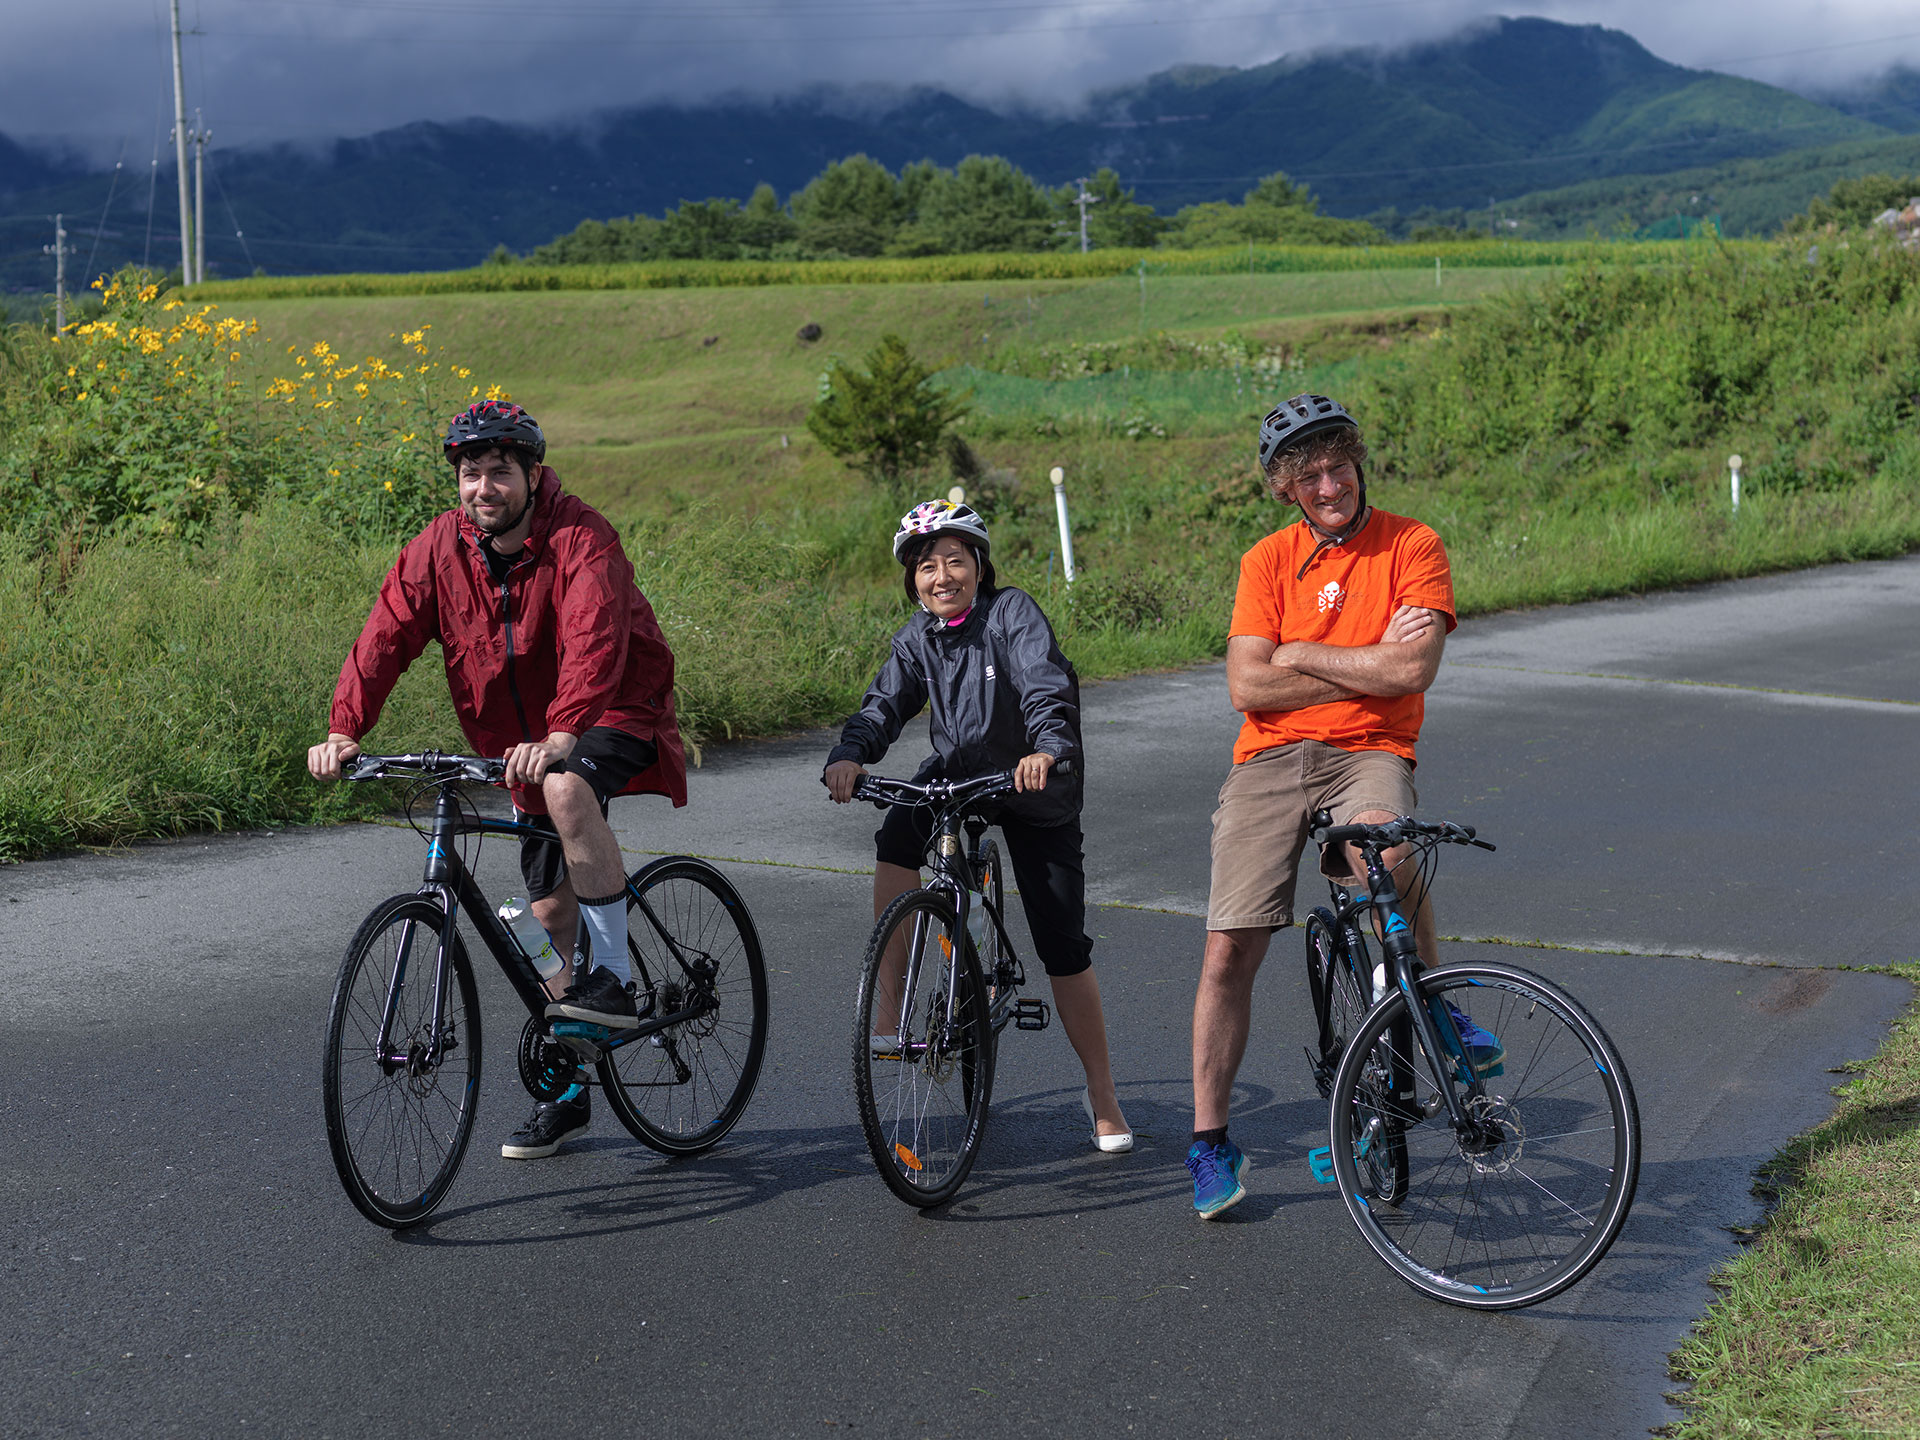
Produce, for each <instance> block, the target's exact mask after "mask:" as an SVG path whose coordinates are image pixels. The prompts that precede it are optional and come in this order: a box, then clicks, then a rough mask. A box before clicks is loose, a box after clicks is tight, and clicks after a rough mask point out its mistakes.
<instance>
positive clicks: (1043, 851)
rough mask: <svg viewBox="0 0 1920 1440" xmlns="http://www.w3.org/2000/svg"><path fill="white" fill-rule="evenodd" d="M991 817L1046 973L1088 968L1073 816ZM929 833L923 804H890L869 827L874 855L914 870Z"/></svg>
mask: <svg viewBox="0 0 1920 1440" xmlns="http://www.w3.org/2000/svg"><path fill="white" fill-rule="evenodd" d="M993 823H994V824H995V825H997V826H998V827H999V829H1000V834H1001V835H1002V836H1003V837H1004V838H1005V840H1006V842H1007V861H1008V863H1009V864H1011V865H1012V866H1013V883H1014V884H1015V885H1017V886H1018V887H1019V889H1020V907H1021V909H1023V910H1025V911H1026V913H1027V928H1028V929H1029V930H1031V931H1032V932H1033V948H1034V953H1035V954H1037V955H1038V956H1039V957H1040V963H1041V965H1043V966H1045V967H1046V971H1047V974H1049V975H1078V974H1079V973H1080V972H1081V971H1082V970H1087V969H1090V968H1092V965H1093V940H1092V938H1091V937H1090V936H1089V935H1088V934H1087V872H1086V865H1085V862H1084V860H1083V858H1082V853H1081V852H1082V844H1083V841H1082V836H1081V834H1080V819H1079V817H1078V816H1075V817H1074V818H1073V819H1071V820H1069V821H1067V822H1066V823H1065V824H1064V825H1029V824H1027V823H1026V822H1024V821H1021V820H1016V819H1014V818H1013V817H1012V816H1011V815H1006V816H1001V817H999V818H997V819H995V820H994V822H993ZM932 839H933V811H932V810H930V809H928V808H927V807H926V806H924V805H919V806H908V805H896V806H894V807H893V808H892V809H890V810H888V811H887V818H886V819H885V820H883V821H881V822H880V828H879V829H878V830H877V831H875V832H874V836H873V844H874V858H875V859H876V860H879V861H881V862H882V863H884V864H887V865H898V866H900V868H901V869H903V870H918V869H919V868H920V867H921V865H922V864H924V863H925V861H926V858H927V846H928V844H929V843H930V842H931V841H932Z"/></svg>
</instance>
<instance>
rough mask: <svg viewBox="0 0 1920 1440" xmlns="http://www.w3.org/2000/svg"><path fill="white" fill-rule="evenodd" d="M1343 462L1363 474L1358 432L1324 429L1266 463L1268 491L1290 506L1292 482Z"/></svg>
mask: <svg viewBox="0 0 1920 1440" xmlns="http://www.w3.org/2000/svg"><path fill="white" fill-rule="evenodd" d="M1343 460H1344V461H1347V462H1349V463H1351V464H1352V466H1353V468H1354V469H1356V470H1358V471H1360V472H1361V474H1362V476H1364V475H1365V473H1366V464H1367V442H1366V441H1365V440H1362V439H1361V438H1360V432H1359V431H1358V430H1356V429H1354V428H1353V427H1352V426H1351V425H1342V426H1340V427H1339V428H1338V429H1335V430H1323V431H1321V432H1320V433H1319V434H1318V435H1312V436H1309V437H1308V438H1307V439H1306V440H1305V441H1304V442H1303V443H1301V444H1299V445H1294V446H1291V447H1289V448H1287V449H1285V450H1282V451H1280V452H1279V453H1278V454H1276V455H1275V456H1274V457H1273V459H1272V460H1271V461H1269V462H1268V464H1267V488H1268V489H1269V490H1271V491H1273V495H1274V498H1275V499H1276V500H1282V501H1285V502H1287V503H1289V504H1291V503H1292V502H1293V482H1294V481H1296V480H1298V479H1300V477H1301V476H1303V475H1310V474H1312V473H1313V472H1314V471H1316V470H1319V469H1321V468H1322V467H1324V466H1325V465H1327V464H1329V463H1331V464H1339V463H1340V462H1341V461H1343Z"/></svg>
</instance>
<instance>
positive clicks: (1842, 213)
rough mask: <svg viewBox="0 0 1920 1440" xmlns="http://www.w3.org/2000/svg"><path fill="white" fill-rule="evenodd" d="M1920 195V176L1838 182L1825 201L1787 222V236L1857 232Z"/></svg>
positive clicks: (1858, 177) (1867, 177)
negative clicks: (1824, 229)
mask: <svg viewBox="0 0 1920 1440" xmlns="http://www.w3.org/2000/svg"><path fill="white" fill-rule="evenodd" d="M1916 195H1920V175H1899V176H1895V175H1859V176H1855V177H1853V178H1852V179H1847V180H1840V181H1836V182H1835V184H1834V187H1833V189H1832V190H1831V191H1830V192H1828V195H1827V198H1826V199H1824V200H1815V201H1814V202H1813V204H1812V205H1811V206H1810V207H1809V208H1808V209H1807V212H1806V213H1805V214H1803V215H1796V216H1794V217H1793V218H1792V219H1791V220H1789V221H1787V224H1786V229H1787V233H1788V234H1793V233H1795V232H1803V231H1807V230H1818V229H1819V228H1820V227H1821V226H1823V225H1838V226H1840V227H1841V228H1842V229H1844V230H1857V229H1858V228H1859V227H1860V226H1862V225H1865V224H1866V223H1867V222H1868V221H1870V220H1872V219H1873V217H1874V216H1876V215H1878V214H1880V212H1881V211H1883V210H1899V209H1901V208H1903V207H1904V206H1905V205H1906V203H1907V201H1909V200H1911V199H1912V198H1913V197H1914V196H1916Z"/></svg>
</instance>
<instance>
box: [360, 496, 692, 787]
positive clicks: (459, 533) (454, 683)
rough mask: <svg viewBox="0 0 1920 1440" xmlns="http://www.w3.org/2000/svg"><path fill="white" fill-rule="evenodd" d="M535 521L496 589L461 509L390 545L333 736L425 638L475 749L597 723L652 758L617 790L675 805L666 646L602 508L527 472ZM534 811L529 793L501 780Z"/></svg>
mask: <svg viewBox="0 0 1920 1440" xmlns="http://www.w3.org/2000/svg"><path fill="white" fill-rule="evenodd" d="M537 473H538V476H539V480H540V485H539V498H538V500H537V501H536V502H535V504H534V510H533V529H532V533H531V534H529V535H528V537H527V543H526V547H525V548H524V549H523V550H522V551H521V552H520V557H519V560H518V562H517V563H516V564H515V565H514V567H513V569H512V570H510V571H508V572H507V578H506V580H505V582H504V583H503V584H499V585H496V584H495V583H494V581H493V577H492V575H491V574H489V573H488V570H487V562H486V560H485V558H484V557H483V556H482V555H481V554H480V550H479V546H480V543H481V533H480V531H479V529H478V528H477V527H476V526H475V525H474V524H473V522H472V521H470V520H468V519H467V518H466V516H465V515H464V514H463V513H462V512H461V511H459V510H457V509H455V510H449V511H447V512H446V513H445V514H443V515H440V516H438V517H436V518H435V519H434V521H433V523H432V524H430V525H428V526H427V528H426V529H425V530H422V531H421V532H420V533H419V534H418V535H417V536H415V537H414V538H413V539H412V540H410V541H408V542H407V544H406V545H405V546H404V547H403V548H402V549H401V551H400V558H399V559H398V560H397V561H395V562H394V566H393V569H391V570H390V571H388V572H387V578H386V580H385V581H384V582H382V584H381V586H380V598H379V599H378V600H377V601H376V602H375V603H374V607H373V613H372V614H371V615H370V616H368V617H367V624H366V628H365V629H363V630H362V631H361V632H360V638H359V639H358V640H356V641H355V642H354V645H353V650H352V651H351V652H350V653H349V654H348V656H347V663H346V664H345V665H343V666H342V667H341V669H340V683H339V684H338V685H336V686H335V687H334V691H333V718H332V720H331V722H330V724H331V728H332V730H333V731H334V733H335V734H339V735H351V736H353V737H354V738H355V739H356V740H357V739H359V738H360V737H361V736H363V735H365V734H366V733H367V732H368V731H369V730H371V729H373V726H374V723H375V722H376V721H377V720H379V718H380V709H381V707H382V706H383V705H385V704H386V702H387V696H389V695H390V694H392V693H393V687H394V686H395V685H396V684H398V683H399V680H400V676H401V673H402V672H403V671H405V670H406V668H407V666H408V665H410V664H412V663H413V661H414V659H415V658H416V657H418V655H419V654H420V652H421V651H422V650H424V649H425V648H426V645H427V642H428V641H429V640H437V641H439V642H440V648H441V650H442V652H443V654H444V656H445V659H446V665H447V687H448V689H449V690H451V691H452V692H453V707H454V709H455V711H457V712H458V713H459V716H460V728H461V729H462V730H463V731H464V732H465V733H466V737H467V741H468V743H469V744H471V745H472V746H473V748H474V751H475V753H476V754H480V755H485V756H489V757H497V756H501V755H505V754H506V752H507V751H508V750H510V749H512V748H513V747H514V746H515V745H518V744H520V743H521V742H522V741H527V740H544V739H546V738H547V736H548V735H550V734H551V733H553V732H554V731H556V730H561V731H565V732H566V733H567V734H569V735H579V734H581V733H583V732H584V731H586V730H587V729H588V728H589V727H591V726H594V725H606V726H610V727H612V728H613V729H615V730H622V731H625V732H626V733H627V734H629V735H634V736H638V737H639V738H640V739H642V740H651V741H653V742H654V744H655V746H656V747H657V748H658V750H659V759H658V760H657V761H656V762H655V763H654V765H653V766H652V767H651V768H649V769H647V770H643V771H642V772H641V773H640V774H638V775H636V776H635V777H634V778H633V779H632V780H631V781H629V782H628V784H627V787H626V789H624V790H623V791H621V792H620V793H621V794H623V795H639V794H653V795H667V796H671V797H672V799H673V803H674V804H675V805H676V806H679V805H684V804H686V803H687V762H686V757H685V754H684V752H683V751H682V749H681V745H680V728H679V725H678V724H677V723H676V722H675V720H674V714H673V652H672V651H671V650H669V649H668V648H667V642H666V638H665V637H664V636H663V635H661V633H660V626H659V623H658V622H657V621H656V620H655V619H654V618H653V607H652V606H651V605H649V604H648V603H647V599H646V596H644V595H642V594H641V593H640V588H639V586H638V585H636V584H635V583H634V576H633V565H632V563H631V562H629V561H628V559H627V555H626V552H625V551H624V550H622V549H621V548H620V537H619V536H618V535H617V534H615V533H614V529H613V527H612V526H611V525H609V524H608V523H607V522H606V520H605V519H604V518H602V516H601V515H600V512H599V511H597V510H595V509H593V508H592V507H591V506H590V505H588V504H586V503H585V502H584V501H581V500H578V499H575V498H574V497H573V496H571V495H567V494H564V493H562V491H561V489H560V477H559V476H558V475H556V474H554V472H553V471H552V470H551V469H549V468H548V467H546V466H544V465H543V466H541V467H540V468H539V471H538V472H537ZM513 802H514V804H516V805H517V806H519V807H520V808H521V809H522V810H525V811H529V812H531V813H534V814H544V813H545V811H546V804H545V802H544V801H543V800H542V799H541V797H540V794H539V792H538V791H534V790H528V789H526V788H525V787H523V786H515V787H514V788H513Z"/></svg>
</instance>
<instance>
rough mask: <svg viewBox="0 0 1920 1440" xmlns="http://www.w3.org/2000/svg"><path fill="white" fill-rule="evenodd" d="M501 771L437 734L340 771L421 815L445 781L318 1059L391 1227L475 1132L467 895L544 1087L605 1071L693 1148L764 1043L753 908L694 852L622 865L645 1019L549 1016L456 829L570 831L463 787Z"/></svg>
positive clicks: (702, 1141)
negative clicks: (398, 797) (406, 888)
mask: <svg viewBox="0 0 1920 1440" xmlns="http://www.w3.org/2000/svg"><path fill="white" fill-rule="evenodd" d="M504 773H505V767H504V765H503V764H502V762H500V761H498V760H483V759H478V758H476V757H473V756H469V755H444V754H440V753H438V752H436V751H427V752H425V753H423V754H418V755H362V756H360V757H358V759H357V760H356V761H355V762H353V764H352V765H351V766H350V767H349V769H348V771H347V773H346V775H345V777H344V778H347V779H350V780H356V781H365V780H381V779H407V780H411V781H413V782H414V785H415V789H414V791H413V793H412V794H410V795H409V796H408V801H407V815H408V818H409V820H410V821H412V820H413V808H414V804H415V802H417V801H418V800H419V799H421V798H422V797H423V796H424V795H426V794H429V793H431V794H432V796H433V817H432V820H431V822H429V824H427V825H426V826H422V825H421V824H420V823H419V822H417V821H414V822H413V824H414V829H415V830H416V831H417V832H418V833H419V834H420V835H421V836H422V838H424V839H425V840H426V841H427V863H426V871H425V874H424V876H423V877H422V879H421V884H420V888H419V890H417V891H416V892H414V893H413V894H411V895H396V896H394V897H392V898H391V899H389V900H384V901H382V902H381V903H380V904H378V905H376V906H375V907H374V908H373V912H372V913H371V914H369V915H368V916H367V918H366V920H365V921H363V922H362V923H361V926H360V928H359V930H358V931H357V932H356V933H355V935H354V937H353V941H352V943H351V944H349V945H348V946H347V953H346V956H345V958H344V959H343V960H342V961H341V963H340V974H339V978H338V980H337V981H336V983H335V985H334V991H333V1000H332V1003H331V1005H330V1006H329V1008H328V1016H327V1039H326V1053H325V1057H324V1060H323V1064H322V1067H321V1070H322V1087H323V1090H324V1093H325V1100H326V1123H327V1143H328V1147H329V1148H330V1149H331V1151H332V1153H333V1163H334V1168H335V1169H336V1170H338V1171H339V1174H340V1182H341V1184H342V1185H343V1186H345V1187H346V1192H347V1197H348V1198H349V1199H350V1200H352V1202H353V1204H354V1206H355V1207H356V1208H357V1209H358V1210H359V1211H360V1213H361V1214H362V1215H365V1216H366V1217H367V1219H369V1220H371V1221H373V1222H374V1223H375V1224H376V1225H384V1226H387V1227H388V1228H390V1229H402V1228H404V1227H406V1226H409V1225H417V1224H419V1223H420V1222H421V1221H422V1220H424V1219H426V1218H427V1216H429V1215H431V1214H432V1213H433V1211H434V1209H435V1208H436V1207H437V1206H438V1205H439V1204H440V1202H441V1201H442V1200H443V1199H445V1198H446V1194H447V1191H448V1190H449V1189H450V1188H451V1186H452V1184H453V1180H454V1176H455V1174H456V1173H457V1172H458V1170H459V1168H460V1162H461V1160H462V1158H463V1157H464V1156H465V1154H466V1149H467V1142H468V1141H469V1140H470V1139H471V1137H472V1134H473V1121H474V1112H475V1107H476V1104H477V1101H478V1099H479V1093H480V1053H481V1045H480V1007H479V1001H478V995H477V992H476V990H475V987H474V978H473V967H472V965H471V964H470V963H469V961H468V958H467V951H466V946H465V943H464V942H463V940H462V938H461V935H460V932H459V927H458V922H459V918H460V916H461V914H462V913H464V914H465V915H466V917H467V920H468V922H469V923H470V924H471V925H472V927H473V929H474V930H475V931H477V932H478V934H479V936H480V940H481V943H482V944H484V945H485V946H486V948H487V950H488V951H489V952H491V954H492V955H493V958H494V959H495V960H496V961H497V962H498V963H499V966H500V970H501V973H502V974H504V975H505V976H506V978H507V982H508V984H510V985H511V986H512V987H513V990H514V993H515V994H516V995H518V996H519V997H520V1001H521V1003H522V1004H523V1005H525V1006H526V1008H527V1022H526V1025H525V1027H524V1028H523V1029H522V1030H521V1033H520V1041H519V1045H518V1047H517V1056H518V1062H519V1071H520V1079H521V1082H522V1084H524V1085H525V1086H526V1088H527V1090H528V1092H529V1093H530V1094H532V1095H533V1096H534V1098H535V1099H538V1100H557V1099H558V1098H559V1097H560V1096H561V1095H562V1094H564V1093H565V1092H566V1091H567V1090H568V1089H569V1088H570V1087H571V1086H573V1085H576V1084H580V1085H592V1084H595V1083H597V1084H598V1085H599V1087H600V1089H601V1090H602V1091H604V1092H605V1094H606V1097H607V1101H608V1103H609V1105H610V1106H611V1107H612V1109H613V1112H614V1114H615V1115H617V1116H618V1117H619V1119H620V1123H621V1124H622V1125H624V1126H625V1127H626V1128H627V1129H628V1130H629V1131H630V1132H631V1133H632V1134H633V1136H634V1137H635V1138H636V1139H638V1140H639V1141H641V1142H642V1143H643V1144H646V1145H648V1146H650V1147H652V1148H653V1149H655V1150H658V1151H660V1152H661V1153H663V1154H667V1155H693V1154H697V1153H698V1152H700V1151H702V1150H705V1149H707V1148H708V1147H709V1146H711V1145H713V1144H714V1143H716V1142H717V1141H718V1140H719V1139H720V1138H721V1137H722V1136H723V1135H725V1134H726V1133H727V1132H728V1131H729V1130H731V1129H732V1128H733V1126H734V1124H735V1123H736V1122H737V1121H738V1120H739V1118H740V1116H741V1114H742V1113H743V1112H744V1111H745V1110H746V1107H747V1102H748V1101H749V1100H750V1099H752V1097H753V1089H754V1084H755V1082H756V1081H757V1080H758V1078H759V1074H760V1062H761V1060H762V1058H763V1056H764V1054H765V1052H766V1042H767V973H766V964H765V962H764V960H763V959H762V957H761V952H760V939H759V934H758V932H757V931H756V930H755V928H754V923H753V917H752V916H751V915H750V914H749V913H748V911H747V907H746V903H745V902H744V901H743V900H741V898H740V896H739V893H738V892H737V891H736V890H735V889H734V888H733V886H732V885H731V884H730V883H729V882H728V881H727V879H726V877H725V876H723V875H721V874H720V872H719V871H718V870H715V869H714V868H713V867H712V866H711V865H709V864H707V863H706V862H705V861H703V860H696V859H693V858H691V857H689V856H683V855H674V856H666V857H663V858H661V859H658V860H653V861H650V862H649V863H647V864H646V865H643V866H641V867H640V868H639V869H638V870H635V871H634V872H633V873H632V874H631V875H629V876H628V877H627V883H626V894H627V952H628V958H629V961H630V963H631V965H632V968H633V976H634V980H635V982H636V984H635V990H636V1004H637V1009H638V1011H639V1015H640V1023H639V1025H638V1027H637V1028H635V1029H631V1030H621V1031H607V1030H605V1029H603V1028H602V1027H600V1026H589V1025H582V1024H578V1023H569V1022H565V1021H562V1022H559V1024H558V1025H557V1026H556V1025H550V1024H549V1022H548V1021H547V1019H546V1007H547V1003H548V995H547V991H546V987H545V985H544V984H543V983H542V981H541V979H540V974H539V972H538V971H537V970H536V969H535V968H534V963H533V961H532V960H531V959H530V958H529V957H528V955H527V953H526V951H525V950H524V949H523V948H522V946H521V944H520V942H519V940H518V939H517V938H516V937H515V935H514V933H513V931H512V930H511V929H509V928H508V927H507V926H506V924H504V923H503V922H502V921H501V920H500V918H499V917H498V916H497V915H495V913H494V910H493V906H492V905H491V904H490V903H489V901H488V900H487V897H486V896H485V895H484V894H483V893H482V892H481V890H480V887H479V885H478V884H477V883H476V882H475V880H474V878H473V874H472V872H471V870H470V869H469V868H468V863H467V860H466V857H465V856H463V855H462V853H461V851H460V848H459V845H458V840H459V837H461V836H465V835H475V836H481V837H484V836H487V835H513V836H536V837H540V838H545V839H552V840H556V841H557V839H558V837H557V836H556V835H555V833H554V831H553V830H552V829H551V828H550V827H549V826H547V825H544V824H540V823H537V822H524V821H519V820H495V819H491V818H488V817H485V816H482V815H481V814H480V813H479V812H478V811H477V810H475V809H474V808H473V806H472V805H471V803H470V802H468V801H467V800H466V799H465V798H464V797H463V796H462V795H461V794H460V793H459V787H460V785H461V783H462V782H463V781H473V782H478V783H484V784H499V783H500V782H501V780H502V779H503V777H504ZM478 843H479V842H478V841H476V845H477V844H478ZM556 1030H558V1031H559V1032H560V1033H557V1034H556V1033H555V1032H556ZM589 1067H591V1069H592V1070H593V1072H594V1075H596V1076H597V1081H596V1079H594V1078H592V1077H590V1076H589V1073H588V1070H589Z"/></svg>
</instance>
